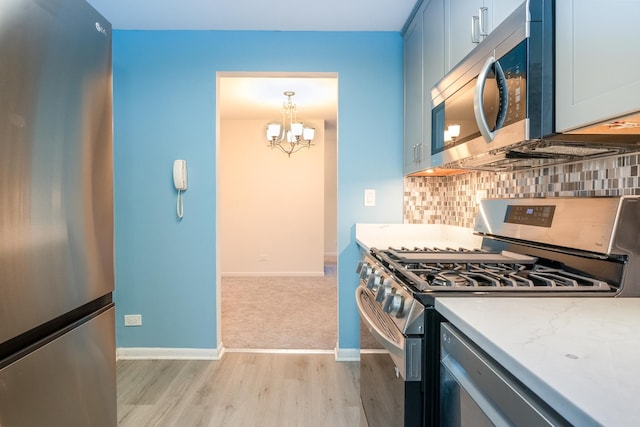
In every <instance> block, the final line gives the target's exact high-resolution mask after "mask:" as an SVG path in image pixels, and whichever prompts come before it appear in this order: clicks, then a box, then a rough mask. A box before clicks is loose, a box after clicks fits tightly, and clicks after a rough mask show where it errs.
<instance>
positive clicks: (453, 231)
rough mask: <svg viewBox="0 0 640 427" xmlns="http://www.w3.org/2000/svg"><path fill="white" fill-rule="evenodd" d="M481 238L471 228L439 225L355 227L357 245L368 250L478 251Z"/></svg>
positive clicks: (367, 225) (359, 225)
mask: <svg viewBox="0 0 640 427" xmlns="http://www.w3.org/2000/svg"><path fill="white" fill-rule="evenodd" d="M481 240H482V238H481V237H479V236H475V235H474V234H473V230H472V229H470V228H464V227H456V226H453V225H440V224H356V242H357V243H358V245H360V247H362V248H363V249H365V250H367V251H368V250H369V249H371V248H378V249H386V248H388V247H396V248H397V247H401V246H404V247H407V248H413V247H435V246H437V247H447V246H449V247H455V248H458V247H466V248H478V247H480V242H481Z"/></svg>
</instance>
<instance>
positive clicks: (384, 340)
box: [356, 286, 404, 355]
mask: <svg viewBox="0 0 640 427" xmlns="http://www.w3.org/2000/svg"><path fill="white" fill-rule="evenodd" d="M364 292H366V291H365V290H364V288H362V287H361V286H358V288H357V289H356V304H357V306H358V311H359V312H360V316H361V317H362V320H363V321H364V322H365V323H366V324H367V327H368V329H369V331H371V334H372V335H373V336H374V337H375V339H376V340H378V342H380V344H382V345H383V346H384V347H385V348H386V349H387V350H389V351H390V352H391V353H393V354H396V355H402V354H403V353H404V348H403V346H402V345H401V344H398V343H396V342H394V341H393V340H391V339H389V337H388V336H387V334H385V333H384V331H383V330H381V329H380V327H379V326H378V325H377V323H376V322H375V321H374V320H373V319H371V317H369V315H368V314H367V311H366V310H365V309H364V307H363V306H362V299H361V295H362V294H363V293H364Z"/></svg>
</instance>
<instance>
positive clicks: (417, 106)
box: [404, 9, 424, 173]
mask: <svg viewBox="0 0 640 427" xmlns="http://www.w3.org/2000/svg"><path fill="white" fill-rule="evenodd" d="M421 10H422V9H421ZM419 17H420V11H419V12H418V14H417V15H416V17H415V18H414V19H413V21H412V22H411V25H409V27H408V29H407V31H406V32H405V34H404V172H405V173H411V172H413V171H415V170H419V169H420V167H421V166H422V152H423V151H424V147H423V145H422V144H423V131H422V116H423V111H422V108H423V105H422V99H423V96H422V94H423V86H422V19H420V18H419Z"/></svg>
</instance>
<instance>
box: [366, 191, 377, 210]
mask: <svg viewBox="0 0 640 427" xmlns="http://www.w3.org/2000/svg"><path fill="white" fill-rule="evenodd" d="M364 205H365V206H375V205H376V190H374V189H373V188H365V190H364Z"/></svg>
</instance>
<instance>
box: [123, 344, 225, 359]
mask: <svg viewBox="0 0 640 427" xmlns="http://www.w3.org/2000/svg"><path fill="white" fill-rule="evenodd" d="M223 354H224V347H222V346H221V347H220V348H162V347H118V348H117V349H116V360H159V359H167V360H220V359H221V358H222V355H223Z"/></svg>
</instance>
